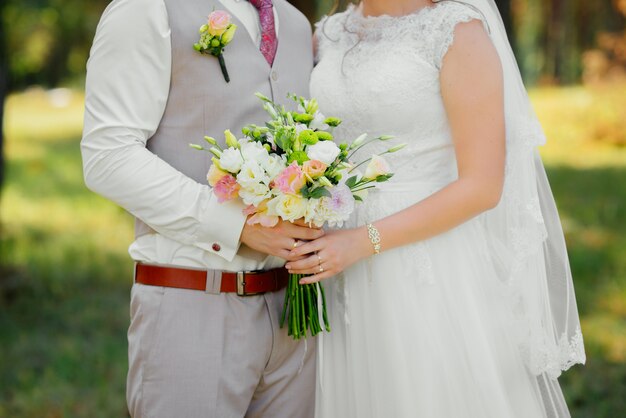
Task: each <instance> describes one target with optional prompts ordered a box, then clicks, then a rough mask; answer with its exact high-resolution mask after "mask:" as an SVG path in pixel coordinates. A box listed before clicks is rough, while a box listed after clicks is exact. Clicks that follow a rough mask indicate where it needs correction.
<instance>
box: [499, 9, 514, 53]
mask: <svg viewBox="0 0 626 418" xmlns="http://www.w3.org/2000/svg"><path fill="white" fill-rule="evenodd" d="M496 4H497V6H498V9H499V10H500V14H501V15H502V20H503V21H504V27H506V34H507V36H508V37H509V42H510V43H511V45H512V46H514V45H515V39H514V34H515V31H514V30H513V10H512V9H511V0H496Z"/></svg>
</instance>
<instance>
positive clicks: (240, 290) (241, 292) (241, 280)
mask: <svg viewBox="0 0 626 418" xmlns="http://www.w3.org/2000/svg"><path fill="white" fill-rule="evenodd" d="M249 273H250V272H248V271H238V272H237V296H254V295H258V293H248V292H247V291H246V275H247V274H249Z"/></svg>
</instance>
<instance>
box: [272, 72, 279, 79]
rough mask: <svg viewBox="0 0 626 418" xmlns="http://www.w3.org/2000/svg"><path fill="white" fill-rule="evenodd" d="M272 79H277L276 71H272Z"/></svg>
mask: <svg viewBox="0 0 626 418" xmlns="http://www.w3.org/2000/svg"><path fill="white" fill-rule="evenodd" d="M272 80H274V81H278V73H277V72H276V71H272Z"/></svg>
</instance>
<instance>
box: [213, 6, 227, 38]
mask: <svg viewBox="0 0 626 418" xmlns="http://www.w3.org/2000/svg"><path fill="white" fill-rule="evenodd" d="M229 25H230V15H229V14H228V13H226V12H225V11H223V10H216V11H214V12H213V13H211V14H210V15H209V22H208V26H209V33H210V34H211V35H213V36H221V35H222V34H223V33H224V32H226V29H228V26H229Z"/></svg>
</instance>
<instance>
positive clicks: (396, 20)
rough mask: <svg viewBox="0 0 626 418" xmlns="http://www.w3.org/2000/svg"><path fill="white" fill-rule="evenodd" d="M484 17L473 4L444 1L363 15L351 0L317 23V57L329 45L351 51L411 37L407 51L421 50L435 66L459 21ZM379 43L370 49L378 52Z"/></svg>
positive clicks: (419, 52)
mask: <svg viewBox="0 0 626 418" xmlns="http://www.w3.org/2000/svg"><path fill="white" fill-rule="evenodd" d="M474 19H478V20H483V17H482V15H481V14H480V13H478V12H476V11H475V10H473V9H472V8H471V7H470V6H468V5H465V4H462V3H458V2H452V1H442V2H438V3H436V4H435V5H433V6H429V7H425V8H422V9H420V10H418V11H416V12H414V13H410V14H407V15H404V16H390V15H380V16H364V15H363V14H362V11H361V9H360V7H358V6H355V5H354V4H351V5H349V6H348V9H347V10H346V11H345V12H342V13H337V14H335V15H332V16H325V17H324V18H322V20H320V21H319V22H318V23H317V24H316V28H317V32H316V33H317V34H318V35H317V37H318V60H319V58H320V57H322V56H323V54H324V53H325V52H326V49H327V48H337V46H340V47H342V48H343V49H344V50H347V51H349V52H352V51H353V50H355V49H358V48H359V46H360V45H361V43H362V42H367V41H379V40H381V39H383V38H384V39H385V40H386V41H394V42H398V41H400V40H401V39H404V38H408V39H410V41H411V43H410V44H409V45H408V47H407V48H406V50H405V51H404V53H405V54H414V53H418V54H419V55H421V56H422V57H423V58H424V59H425V60H426V61H427V62H429V63H431V64H432V65H433V66H434V67H435V68H440V64H441V60H442V59H443V56H444V55H445V52H447V50H448V48H449V47H450V45H452V43H453V42H454V28H455V27H456V25H457V24H459V23H463V22H469V21H471V20H474ZM375 49H376V47H372V50H368V51H369V52H370V53H376V51H375Z"/></svg>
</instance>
